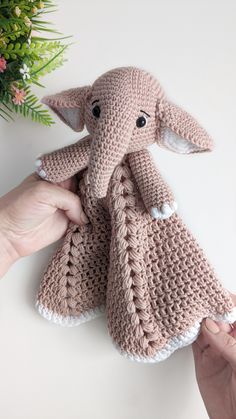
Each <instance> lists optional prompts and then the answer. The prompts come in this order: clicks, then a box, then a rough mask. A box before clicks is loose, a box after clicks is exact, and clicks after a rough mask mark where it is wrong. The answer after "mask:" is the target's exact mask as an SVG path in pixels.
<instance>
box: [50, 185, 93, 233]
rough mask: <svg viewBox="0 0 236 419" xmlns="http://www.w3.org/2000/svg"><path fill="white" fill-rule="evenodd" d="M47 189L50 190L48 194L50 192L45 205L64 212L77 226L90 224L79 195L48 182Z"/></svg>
mask: <svg viewBox="0 0 236 419" xmlns="http://www.w3.org/2000/svg"><path fill="white" fill-rule="evenodd" d="M46 185H47V186H46ZM45 187H46V188H47V189H48V192H50V193H49V194H47V200H45V201H46V202H45V203H47V204H49V205H52V206H54V207H56V208H58V209H61V210H63V211H64V212H65V214H66V215H67V217H68V218H69V219H70V220H71V221H73V222H74V223H75V224H80V225H84V224H86V223H88V222H89V220H88V218H87V216H86V215H85V213H84V211H83V208H82V205H81V201H80V198H79V197H78V195H76V194H74V193H73V192H71V191H68V190H66V189H63V188H61V187H60V186H57V185H52V184H50V183H48V182H45Z"/></svg>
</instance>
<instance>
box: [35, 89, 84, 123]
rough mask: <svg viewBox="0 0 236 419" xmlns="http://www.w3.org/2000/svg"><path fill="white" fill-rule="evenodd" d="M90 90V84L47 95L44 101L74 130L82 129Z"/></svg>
mask: <svg viewBox="0 0 236 419" xmlns="http://www.w3.org/2000/svg"><path fill="white" fill-rule="evenodd" d="M90 90H91V87H90V86H85V87H77V88H74V89H68V90H64V91H63V92H61V93H57V94H55V95H52V96H45V97H44V98H43V99H42V102H43V103H45V104H46V105H48V106H49V107H50V108H51V109H52V110H53V111H54V112H55V113H56V114H57V116H58V117H59V118H60V119H61V120H62V121H63V122H65V124H66V125H68V126H69V127H71V128H72V129H73V130H74V131H82V130H83V128H84V110H85V103H86V98H87V96H88V94H89V93H90Z"/></svg>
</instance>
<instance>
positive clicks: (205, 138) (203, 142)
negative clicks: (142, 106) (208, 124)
mask: <svg viewBox="0 0 236 419" xmlns="http://www.w3.org/2000/svg"><path fill="white" fill-rule="evenodd" d="M157 116H158V118H159V120H160V121H161V127H160V135H159V138H158V141H157V142H158V143H159V145H161V146H163V147H166V148H168V149H169V150H172V151H175V152H176V153H181V154H189V153H197V152H201V151H210V150H212V148H213V141H212V139H211V137H210V136H209V135H208V134H207V132H206V131H205V129H204V128H202V127H201V126H200V125H199V124H198V122H197V121H196V120H195V119H194V118H193V117H192V116H191V115H189V114H188V113H187V112H185V111H184V110H182V109H181V108H179V107H178V106H176V105H174V104H172V103H170V102H167V101H163V102H162V103H160V105H159V110H158V115H157Z"/></svg>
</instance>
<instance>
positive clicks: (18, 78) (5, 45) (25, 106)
mask: <svg viewBox="0 0 236 419" xmlns="http://www.w3.org/2000/svg"><path fill="white" fill-rule="evenodd" d="M55 7H56V5H55V2H54V1H53V0H43V1H41V0H0V117H2V118H3V119H5V120H6V121H10V120H13V113H14V112H15V113H20V114H22V115H23V116H25V117H28V116H31V118H32V119H33V121H37V122H40V123H42V124H44V125H51V124H52V123H53V120H52V117H51V116H50V114H49V112H48V111H47V109H44V107H43V105H42V104H41V103H40V102H39V100H38V98H37V97H36V96H35V95H34V94H33V93H32V91H31V87H32V84H35V85H37V86H40V87H44V86H43V85H42V84H41V83H40V82H39V79H40V78H41V77H42V76H44V75H45V74H48V73H50V72H52V71H54V70H55V69H56V68H58V67H60V66H61V65H62V64H63V63H64V61H65V51H66V49H67V48H68V46H69V44H67V43H64V39H66V38H69V37H58V35H61V34H60V33H59V32H58V31H56V30H54V29H53V28H52V23H51V22H48V21H45V20H42V15H45V14H48V13H52V12H54V11H55ZM42 32H46V33H50V34H51V35H52V34H56V36H57V38H48V37H43V36H40V33H42ZM54 36H55V35H54Z"/></svg>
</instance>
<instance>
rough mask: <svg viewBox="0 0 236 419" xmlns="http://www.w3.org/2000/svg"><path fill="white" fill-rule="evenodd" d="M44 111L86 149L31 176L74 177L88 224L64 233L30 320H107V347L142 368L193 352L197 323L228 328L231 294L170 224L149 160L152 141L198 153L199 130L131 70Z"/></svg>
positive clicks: (205, 145)
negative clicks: (210, 321) (186, 349)
mask: <svg viewBox="0 0 236 419" xmlns="http://www.w3.org/2000/svg"><path fill="white" fill-rule="evenodd" d="M44 102H45V103H46V104H48V105H49V106H50V107H51V108H52V109H53V110H54V111H55V112H56V113H57V114H58V116H59V117H60V118H61V119H62V120H63V121H64V122H65V123H67V124H68V125H69V126H71V127H72V128H73V129H74V130H76V131H80V130H82V129H83V127H84V124H85V125H86V127H87V129H88V132H89V135H88V136H87V137H85V138H84V139H82V140H80V141H78V142H77V143H75V144H73V145H70V146H68V147H64V148H63V149H61V150H57V151H55V152H53V153H50V154H46V155H44V156H43V157H42V158H41V159H40V160H38V161H37V171H38V173H39V175H40V176H41V177H42V178H44V179H46V180H47V181H50V182H60V181H63V180H65V179H68V178H69V177H71V176H74V175H75V176H76V179H77V192H78V194H79V196H80V197H81V200H82V205H83V207H84V211H85V212H86V214H87V216H88V218H89V220H90V223H89V224H87V225H85V226H78V225H74V224H73V223H70V225H69V227H68V230H67V234H66V237H65V238H64V241H63V243H62V244H61V245H60V247H59V249H58V250H57V252H56V254H55V255H54V256H53V258H52V260H51V262H50V264H49V266H48V268H47V270H46V272H45V274H44V278H43V280H42V283H41V286H40V290H39V294H38V301H37V306H38V309H39V312H40V313H41V314H42V315H43V316H44V317H46V318H48V319H49V320H52V321H54V322H56V323H60V324H63V325H76V324H79V323H81V322H83V321H86V320H88V319H91V318H93V317H95V316H97V315H98V314H99V313H100V312H101V311H103V310H104V309H105V310H106V313H107V320H108V328H109V332H110V335H111V337H112V339H113V341H114V343H115V345H116V346H117V348H118V349H119V350H120V351H121V353H122V354H124V355H125V356H127V357H129V358H131V359H135V360H138V361H144V362H156V361H161V360H163V359H165V358H167V357H168V356H169V355H170V354H171V353H172V352H173V351H175V350H176V349H178V348H181V347H183V346H185V345H188V344H190V343H192V342H193V341H194V340H195V339H196V337H197V335H198V333H199V329H200V323H201V321H202V319H203V318H204V317H206V316H209V317H212V318H214V319H218V320H222V321H225V322H233V321H235V320H236V310H235V308H234V304H233V302H232V300H231V297H230V295H229V293H228V292H227V291H226V290H225V289H224V288H223V287H222V285H221V284H220V282H219V281H218V279H217V278H216V276H215V273H214V271H213V269H212V268H211V266H210V265H209V263H208V261H207V260H206V258H205V256H204V254H203V251H202V250H201V249H200V248H199V246H198V244H197V243H196V241H195V239H194V238H193V237H192V235H191V233H190V232H189V231H188V229H187V228H186V226H185V225H184V223H183V222H182V220H181V219H180V218H179V216H178V215H177V214H176V208H177V205H176V203H175V200H174V197H173V194H172V192H171V190H170V188H169V187H168V185H167V184H166V183H165V182H164V181H163V179H162V177H161V174H160V173H159V171H158V170H157V168H156V166H155V164H154V162H153V160H152V158H151V156H150V154H149V152H148V150H147V146H148V145H150V144H152V143H154V142H157V143H158V144H159V145H160V146H164V147H167V148H169V149H170V150H173V151H176V152H179V153H192V152H200V151H208V150H211V149H212V140H211V139H210V137H209V136H208V134H207V133H206V131H205V130H204V129H203V128H201V127H200V126H199V124H198V123H197V122H196V121H195V120H194V119H193V118H192V117H191V116H190V115H189V114H187V113H186V112H185V111H183V110H181V109H180V108H179V107H177V106H176V105H174V104H171V103H170V102H169V101H168V100H167V99H166V97H165V94H164V92H163V90H162V88H161V87H160V85H159V83H158V81H157V80H156V79H155V78H154V77H153V76H151V75H150V74H149V73H147V72H146V71H143V70H140V69H137V68H133V67H124V68H118V69H115V70H111V71H109V72H107V73H105V74H104V75H102V76H101V77H99V78H98V79H97V80H96V81H95V83H94V84H93V85H92V86H86V87H82V88H76V89H70V90H67V91H65V92H62V93H59V94H56V95H54V96H49V97H46V98H45V99H44Z"/></svg>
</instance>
